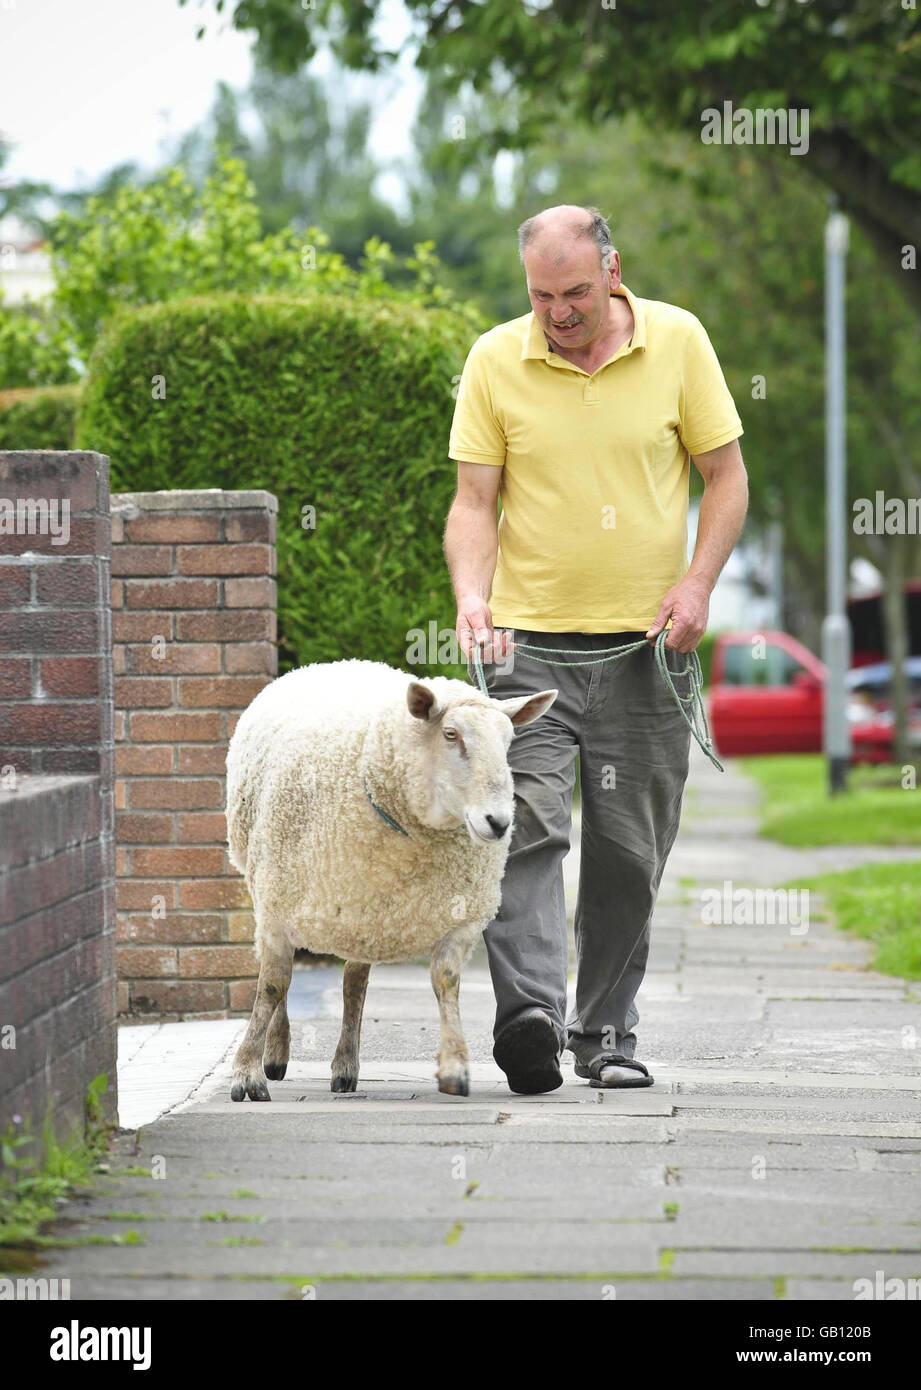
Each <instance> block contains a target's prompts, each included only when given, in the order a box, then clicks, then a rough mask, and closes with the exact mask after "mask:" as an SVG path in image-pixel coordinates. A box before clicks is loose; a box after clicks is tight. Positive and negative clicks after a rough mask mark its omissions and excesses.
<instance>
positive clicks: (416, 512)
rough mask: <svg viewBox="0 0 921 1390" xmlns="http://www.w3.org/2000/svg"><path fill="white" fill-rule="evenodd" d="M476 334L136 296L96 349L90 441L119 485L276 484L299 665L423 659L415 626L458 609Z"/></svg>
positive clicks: (284, 307)
mask: <svg viewBox="0 0 921 1390" xmlns="http://www.w3.org/2000/svg"><path fill="white" fill-rule="evenodd" d="M470 339H471V331H470V328H469V326H466V327H465V326H464V325H463V324H462V323H461V322H460V321H459V320H458V319H456V318H455V317H454V315H453V314H451V313H450V312H448V311H447V310H440V309H439V310H431V309H422V308H419V307H417V306H415V305H412V304H409V303H403V302H398V303H393V302H384V301H380V302H379V301H374V300H368V299H364V300H360V299H355V298H345V297H336V296H331V295H324V294H315V295H311V296H309V297H302V298H294V297H289V296H280V295H264V296H252V295H245V296H244V295H214V296H206V297H200V298H195V299H186V300H180V301H172V302H170V303H166V304H156V305H151V306H148V307H145V308H142V309H138V310H133V311H125V312H122V313H120V314H119V315H117V316H116V318H115V319H114V320H113V321H112V322H111V323H110V324H109V325H108V326H107V328H106V329H105V330H104V332H103V333H102V335H101V336H100V339H99V341H98V342H97V345H96V347H95V349H94V351H93V353H92V355H91V358H90V361H89V363H88V373H87V378H86V381H85V385H84V395H83V404H82V409H81V412H80V417H79V421H78V426H77V441H76V442H77V447H78V448H86V449H98V450H100V451H101V452H102V453H105V454H108V455H109V458H110V460H111V465H112V490H113V492H129V491H130V492H142V491H151V490H154V489H159V488H204V487H222V488H267V489H268V490H269V491H270V492H273V493H275V495H276V496H277V498H278V505H279V517H278V590H279V593H278V615H279V640H280V644H281V650H280V656H281V660H282V665H283V667H285V666H289V665H292V664H297V663H300V662H308V661H331V660H338V659H340V658H345V657H364V658H367V659H371V660H381V661H388V662H390V663H392V664H393V665H397V666H406V665H407V664H408V660H409V658H408V657H407V633H408V631H409V630H410V629H413V628H417V627H422V628H426V629H427V628H428V625H429V623H430V622H432V621H434V622H435V623H436V624H437V629H438V630H440V629H445V628H446V629H448V631H449V632H450V631H453V628H454V623H455V618H456V610H455V606H454V601H453V596H452V593H451V585H450V581H449V579H448V575H447V570H446V566H445V562H444V558H443V553H442V535H443V531H444V521H445V516H446V514H447V511H448V508H449V506H450V504H451V499H452V497H453V494H454V488H455V481H456V467H455V465H454V464H453V463H451V461H450V460H449V459H448V457H447V445H448V433H449V429H450V424H451V415H452V411H453V407H454V400H453V394H452V389H453V382H454V381H455V380H456V378H457V376H458V374H459V373H460V371H461V368H462V366H463V361H464V356H465V353H466V350H467V348H468V347H469V344H470ZM157 380H160V381H162V387H161V391H160V394H161V395H162V396H163V398H162V399H158V398H157V388H156V384H155V383H156V381H157ZM164 393H165V394H164ZM310 506H312V507H315V508H316V522H315V529H310V528H309V527H306V528H305V526H304V525H303V524H302V523H303V521H304V520H305V519H308V520H309V517H305V515H304V513H303V509H304V508H305V507H310ZM428 655H429V656H430V657H432V658H434V659H431V660H428V661H420V662H418V663H417V669H419V671H420V673H421V674H435V673H437V671H438V670H439V665H438V660H437V654H436V653H435V652H430V653H428ZM441 669H442V670H444V668H443V667H442V668H441ZM456 672H457V673H458V674H461V675H463V674H464V671H463V667H458V668H456Z"/></svg>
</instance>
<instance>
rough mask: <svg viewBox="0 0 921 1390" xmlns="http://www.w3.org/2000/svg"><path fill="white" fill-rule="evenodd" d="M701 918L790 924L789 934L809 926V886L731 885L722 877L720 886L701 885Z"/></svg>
mask: <svg viewBox="0 0 921 1390" xmlns="http://www.w3.org/2000/svg"><path fill="white" fill-rule="evenodd" d="M700 901H701V909H700V920H701V921H702V922H703V924H704V926H708V927H720V926H723V927H728V926H735V927H765V926H766V927H773V926H774V925H775V924H776V925H779V926H783V927H789V928H790V935H791V936H805V935H806V932H807V931H808V930H809V889H808V888H734V887H733V884H732V880H731V879H728V878H727V879H724V880H723V886H722V888H704V889H703V890H702V892H701V895H700Z"/></svg>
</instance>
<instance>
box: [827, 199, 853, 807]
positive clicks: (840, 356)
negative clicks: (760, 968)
mask: <svg viewBox="0 0 921 1390" xmlns="http://www.w3.org/2000/svg"><path fill="white" fill-rule="evenodd" d="M847 246H848V220H847V218H846V217H845V216H844V214H843V213H840V212H832V213H831V214H830V215H829V218H828V221H827V222H826V224H825V544H826V551H827V557H826V558H827V595H826V616H825V620H824V622H823V623H822V659H823V661H824V663H825V719H824V726H823V727H824V733H823V741H824V749H825V756H826V759H827V765H828V790H829V792H830V794H832V795H834V794H835V793H836V792H840V791H844V790H845V789H846V787H847V774H848V768H849V765H850V756H851V735H850V729H849V727H848V722H847V690H846V688H845V684H844V677H845V672H846V671H847V670H848V668H849V666H850V664H851V629H850V625H849V623H848V620H847V614H846V611H845V602H846V596H847V594H846V586H847V530H846V526H847V522H846V517H847V461H846V436H845V413H844V411H845V404H844V403H845V375H844V372H845V367H844V364H845V340H844V268H845V260H846V257H847Z"/></svg>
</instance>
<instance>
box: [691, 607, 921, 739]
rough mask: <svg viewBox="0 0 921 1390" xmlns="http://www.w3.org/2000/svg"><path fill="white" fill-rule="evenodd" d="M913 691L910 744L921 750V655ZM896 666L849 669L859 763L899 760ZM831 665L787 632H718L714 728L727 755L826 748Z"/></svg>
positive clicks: (909, 668)
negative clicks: (826, 694) (894, 733)
mask: <svg viewBox="0 0 921 1390" xmlns="http://www.w3.org/2000/svg"><path fill="white" fill-rule="evenodd" d="M905 669H906V672H907V673H908V677H909V682H910V690H911V696H910V700H911V717H910V725H909V728H910V734H909V737H910V741H911V743H912V746H913V747H917V748H921V657H917V656H913V657H909V658H908V660H907V662H906V668H905ZM891 678H892V668H891V667H890V666H889V664H888V663H886V662H878V663H874V664H873V665H869V666H861V667H858V668H855V669H853V670H851V671H849V672H848V674H847V685H848V691H849V696H850V698H849V702H848V719H849V721H850V725H851V751H852V757H853V760H854V762H875V763H882V762H888V761H890V760H891V757H892V710H891V688H890V687H891ZM824 692H825V667H824V664H823V663H822V662H821V661H820V660H819V658H818V657H817V656H815V655H813V653H812V652H811V651H809V649H808V647H804V646H803V644H802V643H801V642H798V641H797V640H796V638H795V637H790V636H789V635H788V634H787V633H785V632H733V633H724V634H722V635H721V636H719V637H717V639H716V642H715V644H714V649H713V663H712V666H711V685H710V707H709V715H710V726H711V729H712V732H713V741H714V743H715V744H716V750H717V752H718V753H719V754H720V755H721V756H732V755H734V754H748V753H820V752H821V751H822V711H823V704H824Z"/></svg>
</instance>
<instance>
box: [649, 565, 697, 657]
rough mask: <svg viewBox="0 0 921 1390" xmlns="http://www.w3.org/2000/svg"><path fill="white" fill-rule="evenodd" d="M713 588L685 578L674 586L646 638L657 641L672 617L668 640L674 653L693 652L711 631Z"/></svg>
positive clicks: (663, 602) (663, 601)
mask: <svg viewBox="0 0 921 1390" xmlns="http://www.w3.org/2000/svg"><path fill="white" fill-rule="evenodd" d="M709 612H710V587H709V585H708V584H707V583H706V582H705V581H704V580H702V579H691V578H689V577H688V576H687V575H685V577H684V579H681V580H679V582H678V583H677V584H673V585H672V587H671V588H670V589H669V591H668V593H667V594H666V595H665V597H664V598H663V600H662V602H661V603H660V604H659V611H658V613H657V614H656V616H655V620H654V622H653V624H652V626H651V627H650V628H649V629H648V630H647V632H646V636H647V637H648V638H649V639H650V640H651V641H654V640H655V639H656V638H657V637H658V635H659V633H660V632H661V631H662V629H663V627H665V624H666V623H667V622H668V620H669V618H671V620H672V626H671V631H670V632H669V634H668V636H667V637H666V639H665V645H666V647H668V648H669V650H670V651H676V652H692V651H693V650H694V648H695V647H696V646H697V644H698V642H699V641H700V639H701V637H703V635H704V633H705V632H706V630H707V617H708V615H709Z"/></svg>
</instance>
